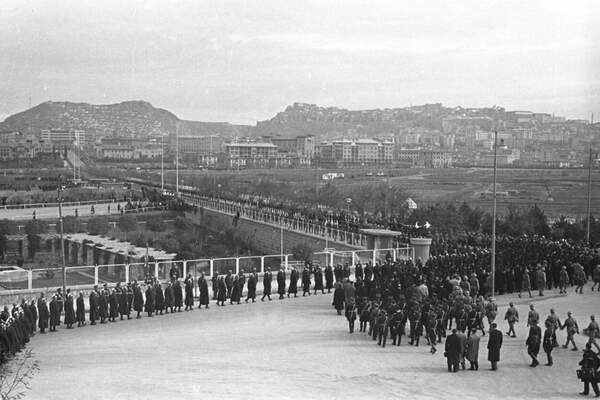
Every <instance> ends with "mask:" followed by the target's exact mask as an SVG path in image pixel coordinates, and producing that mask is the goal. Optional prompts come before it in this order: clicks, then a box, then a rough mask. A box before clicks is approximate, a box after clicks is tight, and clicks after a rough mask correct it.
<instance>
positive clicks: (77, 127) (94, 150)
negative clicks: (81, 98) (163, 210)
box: [0, 101, 600, 168]
mask: <svg viewBox="0 0 600 400" xmlns="http://www.w3.org/2000/svg"><path fill="white" fill-rule="evenodd" d="M175 132H178V135H175ZM494 132H498V141H499V148H498V156H497V160H498V164H499V165H501V166H506V167H542V168H545V167H551V168H561V167H581V166H584V165H585V164H586V163H587V159H588V151H589V148H590V147H592V148H598V147H599V146H600V124H599V123H594V122H593V121H586V120H567V119H565V118H564V117H558V116H554V115H550V114H546V113H536V112H531V111H507V110H505V109H504V108H501V107H497V106H493V107H482V108H463V107H460V106H458V107H445V106H443V105H442V104H440V103H435V104H425V105H418V106H410V107H405V108H393V109H374V110H346V109H341V108H336V107H320V106H317V105H314V104H305V103H294V104H292V105H290V106H288V107H287V108H286V109H285V110H283V111H281V112H279V113H277V114H276V115H275V116H274V117H273V118H271V119H269V120H266V121H260V122H257V124H256V126H248V125H234V124H230V123H227V122H197V121H183V120H179V119H178V118H177V117H176V116H175V115H174V114H172V113H171V112H169V111H166V110H162V109H158V108H155V107H153V106H152V105H151V104H150V103H147V102H143V101H128V102H123V103H119V104H110V105H92V104H85V103H68V102H46V103H43V104H40V105H38V106H36V107H34V108H32V109H29V110H26V111H24V112H21V113H19V114H15V115H13V116H11V117H9V118H7V119H6V120H5V121H4V122H2V123H0V160H5V161H6V160H15V159H24V158H32V157H36V155H37V154H44V153H56V152H59V151H61V150H65V149H67V148H70V147H74V146H75V147H77V148H78V151H81V150H83V152H84V153H85V154H87V155H89V156H90V157H93V158H95V159H96V160H98V161H101V160H106V161H109V162H121V161H133V162H137V161H150V162H152V160H154V161H155V162H156V161H160V160H164V159H167V160H169V162H172V161H170V160H172V159H173V158H174V154H175V153H176V152H175V149H176V148H177V147H178V148H179V155H180V161H182V162H184V163H185V164H186V165H187V166H190V167H195V166H198V167H200V166H204V167H210V166H214V167H219V168H285V167H290V168H291V167H310V166H313V165H314V164H315V163H316V164H318V165H320V166H326V165H332V166H335V165H337V166H349V167H351V166H354V165H357V166H364V165H379V166H405V167H410V166H417V167H433V168H445V167H450V166H456V165H462V166H491V164H492V162H493V159H494V156H493V143H494Z"/></svg>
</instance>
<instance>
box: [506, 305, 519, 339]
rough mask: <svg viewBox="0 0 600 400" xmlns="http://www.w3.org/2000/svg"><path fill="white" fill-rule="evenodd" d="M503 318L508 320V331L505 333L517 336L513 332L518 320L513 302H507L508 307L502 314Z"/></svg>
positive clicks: (517, 313)
mask: <svg viewBox="0 0 600 400" xmlns="http://www.w3.org/2000/svg"><path fill="white" fill-rule="evenodd" d="M504 319H505V320H506V321H507V322H508V332H506V334H507V335H508V336H510V337H513V338H514V337H517V335H516V333H515V324H516V323H517V322H519V312H518V311H517V309H516V308H515V306H514V304H513V302H512V301H511V302H510V303H509V304H508V309H507V310H506V313H505V314H504Z"/></svg>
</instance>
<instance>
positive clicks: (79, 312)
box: [77, 292, 85, 327]
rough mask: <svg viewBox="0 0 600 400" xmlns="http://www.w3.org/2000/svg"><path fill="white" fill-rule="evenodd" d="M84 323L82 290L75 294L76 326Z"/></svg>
mask: <svg viewBox="0 0 600 400" xmlns="http://www.w3.org/2000/svg"><path fill="white" fill-rule="evenodd" d="M84 325H85V303H84V301H83V292H79V295H78V296H77V327H80V326H84Z"/></svg>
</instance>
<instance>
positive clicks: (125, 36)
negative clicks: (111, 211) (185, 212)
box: [0, 0, 600, 124]
mask: <svg viewBox="0 0 600 400" xmlns="http://www.w3.org/2000/svg"><path fill="white" fill-rule="evenodd" d="M29 98H31V104H32V105H36V104H38V103H41V102H44V101H47V100H54V101H74V102H89V103H115V102H121V101H124V100H138V99H140V100H147V101H149V102H151V103H152V104H153V105H155V106H157V107H161V108H165V109H168V110H170V111H172V112H174V113H175V114H176V115H177V116H179V117H180V118H183V119H192V120H201V121H229V122H235V123H251V124H253V123H255V122H256V121H257V120H263V119H267V118H270V117H272V116H273V115H275V113H277V112H278V111H281V110H282V109H283V108H284V107H285V106H286V105H288V104H291V103H293V102H295V101H300V102H309V103H316V104H319V105H323V106H338V107H343V108H350V109H365V108H386V107H389V108H393V107H404V106H408V105H411V104H423V103H434V102H442V103H444V104H445V105H448V106H455V105H461V106H491V105H499V106H503V107H506V108H507V109H512V110H514V109H519V110H522V109H525V110H531V111H538V112H548V113H555V114H557V115H563V116H566V117H568V118H586V119H589V118H590V114H591V113H592V112H594V113H595V115H596V117H595V119H596V120H600V1H594V0H590V1H576V0H575V1H574V0H570V1H564V2H556V1H548V0H544V1H522V0H519V1H507V0H501V1H481V0H477V1H462V0H461V1H446V0H441V1H423V0H415V1H400V0H390V1H381V2H377V1H372V0H370V1H350V0H341V1H306V0H299V1H286V0H274V1H272V0H261V1H208V0H199V1H169V2H167V1H164V0H160V1H139V2H137V1H131V0H126V1H123V0H120V1H106V0H102V1H100V0H98V1H94V2H92V1H87V2H86V1H65V0H61V1H49V0H47V1H23V0H15V1H13V0H8V1H7V0H2V1H1V2H0V120H1V119H4V118H5V117H6V116H8V115H10V114H12V113H15V112H19V111H22V110H24V109H26V108H28V105H29V101H30V100H29Z"/></svg>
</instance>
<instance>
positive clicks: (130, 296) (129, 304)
mask: <svg viewBox="0 0 600 400" xmlns="http://www.w3.org/2000/svg"><path fill="white" fill-rule="evenodd" d="M126 292H127V307H128V308H129V312H128V313H127V317H128V319H129V318H131V309H132V308H133V288H132V287H131V282H127V289H126Z"/></svg>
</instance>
